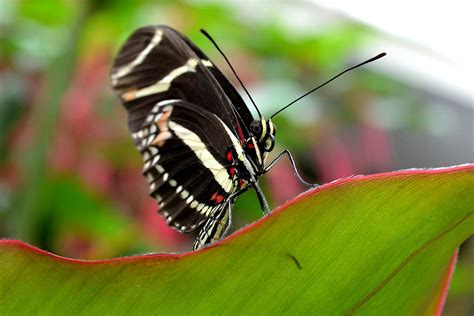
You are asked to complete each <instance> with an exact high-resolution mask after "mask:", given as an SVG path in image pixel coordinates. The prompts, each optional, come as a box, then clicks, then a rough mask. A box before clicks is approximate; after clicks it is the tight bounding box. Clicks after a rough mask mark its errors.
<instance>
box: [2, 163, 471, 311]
mask: <svg viewBox="0 0 474 316" xmlns="http://www.w3.org/2000/svg"><path fill="white" fill-rule="evenodd" d="M473 193H474V165H465V166H460V167H454V168H446V169H436V170H408V171H401V172H394V173H388V174H380V175H373V176H365V177H364V176H362V177H353V178H349V179H344V180H340V181H336V182H333V183H330V184H328V185H325V186H323V187H320V188H319V189H317V190H313V191H310V192H307V193H305V194H303V195H301V196H299V197H298V198H296V199H295V200H293V201H291V202H289V203H287V204H285V205H284V206H282V207H280V208H278V209H277V210H275V211H274V212H273V214H272V215H271V216H268V217H265V218H262V219H261V220H259V221H258V222H256V223H254V224H252V225H250V226H248V227H246V228H244V229H242V230H240V231H239V232H237V233H235V234H234V235H232V236H230V237H229V238H227V239H225V240H223V241H222V242H220V243H218V244H216V245H215V246H212V247H209V248H207V249H204V250H203V251H199V252H196V253H186V254H182V255H174V254H173V255H144V256H139V257H129V258H118V259H114V260H104V261H79V260H71V259H66V258H62V257H58V256H54V255H51V254H48V253H46V252H43V251H41V250H38V249H36V248H32V247H31V246H28V245H26V244H24V243H21V242H18V241H3V242H1V244H0V262H1V263H2V268H1V269H0V314H2V315H4V314H19V313H21V314H46V315H50V314H128V313H131V312H132V313H134V314H144V313H156V314H158V313H159V314H183V313H193V314H221V313H225V314H270V313H272V314H273V313H275V314H282V313H286V314H295V313H300V314H303V313H306V314H309V313H311V314H316V315H323V314H324V315H341V314H353V313H356V314H380V315H420V314H433V313H434V312H435V309H436V310H437V308H439V306H440V304H439V303H438V304H434V303H433V302H434V299H436V298H437V297H439V295H440V293H442V292H443V291H442V288H444V287H445V286H446V279H449V278H447V277H446V275H447V271H448V270H449V268H448V266H449V263H450V262H451V258H452V256H453V253H454V251H455V249H456V248H457V247H458V246H459V245H460V244H461V243H462V242H463V241H464V240H466V239H467V238H469V237H470V236H471V235H472V234H473V233H474V216H473V213H474V194H473ZM451 270H452V269H451ZM438 301H439V300H438Z"/></svg>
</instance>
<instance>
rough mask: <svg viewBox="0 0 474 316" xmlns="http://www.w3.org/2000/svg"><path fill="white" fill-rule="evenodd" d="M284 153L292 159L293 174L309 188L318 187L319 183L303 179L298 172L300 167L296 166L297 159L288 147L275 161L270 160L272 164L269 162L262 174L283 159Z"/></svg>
mask: <svg viewBox="0 0 474 316" xmlns="http://www.w3.org/2000/svg"><path fill="white" fill-rule="evenodd" d="M283 155H287V156H288V159H289V160H290V163H291V167H292V168H293V174H294V175H295V176H296V178H298V180H299V181H300V182H301V183H302V184H303V185H305V186H306V187H308V188H316V187H318V186H319V185H318V184H317V183H309V182H306V181H305V180H303V178H302V177H301V175H300V173H299V172H298V169H297V168H296V163H295V160H294V159H293V156H292V155H291V153H290V152H289V151H288V149H285V150H283V151H282V152H281V153H280V154H279V155H278V156H277V157H276V158H275V159H273V161H272V162H270V164H268V166H266V167H265V168H264V169H263V171H262V174H264V173H267V172H268V171H269V170H270V169H271V168H273V167H274V166H275V164H276V163H277V162H278V161H279V160H280V159H281V157H283Z"/></svg>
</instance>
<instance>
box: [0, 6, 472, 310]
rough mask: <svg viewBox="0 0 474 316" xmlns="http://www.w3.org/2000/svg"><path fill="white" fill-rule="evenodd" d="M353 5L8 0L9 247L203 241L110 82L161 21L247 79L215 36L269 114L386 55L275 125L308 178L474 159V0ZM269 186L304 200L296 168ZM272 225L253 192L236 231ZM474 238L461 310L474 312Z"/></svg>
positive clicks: (158, 245) (3, 187) (3, 186)
mask: <svg viewBox="0 0 474 316" xmlns="http://www.w3.org/2000/svg"><path fill="white" fill-rule="evenodd" d="M347 2H348V1H325V0H317V1H308V2H294V3H293V2H292V3H291V4H290V3H289V2H288V3H286V4H285V3H280V4H275V3H273V4H268V3H267V4H265V3H261V4H256V3H251V2H228V3H219V2H180V3H177V2H175V1H161V2H160V4H157V3H152V2H149V1H135V2H132V1H111V0H110V1H109V0H102V1H66V0H64V1H60V0H44V1H14V0H12V1H9V0H0V8H1V9H0V237H3V238H15V239H21V240H23V241H27V242H29V243H31V244H33V245H35V246H38V247H40V248H42V249H45V250H49V251H52V252H54V253H56V254H60V255H63V256H68V257H74V258H85V259H97V258H112V257H117V256H124V255H130V254H139V253H145V252H162V251H175V252H176V251H184V250H189V249H190V247H191V243H192V240H193V238H194V236H183V235H180V234H178V233H176V232H174V231H173V230H172V229H170V228H168V227H167V226H166V223H165V222H164V221H163V220H162V219H161V218H160V217H159V216H158V215H157V214H156V209H157V206H156V203H155V202H154V200H153V199H151V198H150V197H148V187H147V184H146V181H145V179H144V178H143V177H142V175H141V168H142V160H141V158H140V156H139V154H138V152H137V151H136V149H135V148H134V146H133V144H132V141H131V137H130V135H129V134H128V129H127V124H126V113H125V111H124V110H123V109H122V107H121V106H120V104H119V101H118V99H117V98H116V97H115V96H114V95H113V93H112V91H111V88H110V85H109V81H108V71H109V68H110V65H111V63H112V58H113V56H114V54H115V53H116V52H117V50H118V48H119V46H120V45H121V44H122V43H123V42H124V40H125V39H126V38H127V36H128V35H130V33H131V32H132V31H133V30H134V29H136V28H137V27H140V26H143V25H147V24H167V25H170V26H172V27H174V28H176V29H178V30H179V31H181V32H182V33H184V34H186V35H187V36H188V37H189V38H191V39H192V40H193V41H194V42H195V43H196V44H197V45H198V46H199V47H200V48H202V50H203V51H204V52H205V53H206V54H207V55H208V56H209V57H210V58H211V59H212V60H213V61H214V62H215V63H216V64H217V65H219V67H220V69H221V70H223V72H224V73H226V74H227V75H228V77H229V78H230V80H231V81H232V82H234V83H235V80H234V78H233V77H232V76H231V75H230V71H229V69H228V67H227V66H226V64H225V63H224V62H223V59H222V58H221V56H219V54H218V52H217V51H216V49H215V48H214V47H213V46H212V44H211V43H210V42H209V41H208V40H206V38H205V37H204V36H202V35H201V34H200V33H199V29H200V28H205V29H206V30H207V31H208V32H209V33H210V34H211V35H212V36H213V37H214V38H215V39H216V41H217V42H218V43H219V45H220V46H221V48H223V50H224V51H225V52H226V54H227V56H228V58H229V59H230V60H231V62H232V63H233V65H234V67H235V68H236V69H237V72H238V73H239V75H240V77H241V78H242V79H243V81H244V82H245V84H246V86H247V88H248V89H249V90H250V93H251V94H252V95H253V98H254V99H255V101H256V102H257V104H258V105H259V107H260V109H261V111H262V112H263V113H265V114H266V115H267V116H269V115H271V114H272V113H274V112H275V111H276V110H277V109H279V108H280V107H282V106H284V105H285V104H287V103H289V102H290V101H292V100H293V99H295V98H296V97H298V96H299V95H301V94H303V93H304V92H306V91H308V90H310V89H311V88H313V87H315V86H316V85H317V84H319V83H321V82H323V81H324V80H326V79H328V78H329V77H330V76H332V75H334V74H336V73H337V72H339V71H341V70H343V69H344V68H346V67H348V66H351V65H353V64H356V63H358V62H361V61H362V60H364V59H367V58H369V57H372V56H374V55H376V54H378V53H379V52H382V51H386V52H387V53H388V56H387V57H385V58H383V59H382V60H379V61H377V62H375V63H372V64H370V65H368V66H366V67H364V68H362V69H358V70H356V71H353V72H351V73H349V74H347V75H345V76H344V77H342V78H340V79H338V80H336V81H335V82H333V83H331V84H330V85H328V86H325V87H324V88H323V89H321V90H319V91H318V92H316V93H314V94H312V95H310V96H308V97H306V98H305V99H303V100H301V101H299V102H298V103H296V104H295V105H293V106H292V107H291V108H289V109H288V110H286V111H285V112H283V113H282V114H280V115H279V116H277V117H276V119H275V121H276V125H277V126H278V136H277V147H278V148H276V150H275V152H279V151H280V150H281V149H283V148H288V149H290V151H291V152H292V153H293V155H294V156H295V159H296V162H297V165H298V166H299V168H300V169H301V171H302V172H303V174H304V175H305V177H306V178H307V179H308V180H311V181H313V182H317V183H321V184H322V183H326V182H329V181H332V180H335V179H338V178H341V177H346V176H349V175H353V174H371V173H378V172H384V171H392V170H397V169H402V168H431V167H442V166H450V165H457V164H462V163H467V162H473V161H474V130H473V129H474V101H473V94H472V84H473V80H472V71H473V68H474V67H473V60H472V56H473V55H474V49H473V46H472V41H469V42H471V43H467V42H468V41H467V38H468V36H467V32H468V31H467V30H469V29H470V30H472V29H474V26H473V25H472V24H471V25H468V23H470V22H468V21H469V20H470V16H468V15H467V14H468V12H469V10H468V7H467V5H469V4H468V1H465V2H461V1H450V3H449V4H447V3H445V4H441V3H440V4H433V3H429V4H428V2H427V1H418V2H416V3H410V4H408V3H404V1H401V2H397V3H392V4H384V5H383V6H379V7H377V6H374V2H372V3H370V2H369V1H357V2H355V3H356V4H357V5H356V4H355V3H354V4H352V3H350V2H349V3H347ZM428 7H429V10H427V9H426V8H428ZM408 8H409V9H408ZM469 45H470V46H469ZM469 69H470V70H471V71H469ZM468 73H469V75H470V76H469V77H468V76H467V74H468ZM236 86H237V85H236ZM244 100H246V101H247V99H246V98H245V97H244ZM247 103H248V102H247ZM262 182H263V185H264V187H265V191H266V193H267V197H268V199H269V200H270V202H271V205H272V206H277V205H279V204H281V203H283V202H285V201H286V200H288V199H291V198H292V197H294V196H295V195H297V194H298V193H300V192H302V191H303V190H304V188H303V187H302V186H301V185H300V184H299V183H298V181H297V180H296V179H295V178H294V177H293V175H292V171H291V168H290V166H289V163H288V162H287V161H283V160H282V161H281V162H280V163H279V164H278V165H277V166H276V167H275V168H274V169H273V170H272V171H271V172H269V173H268V174H267V175H266V176H265V177H263V179H262ZM283 184H284V185H283ZM260 217H261V211H260V209H259V207H258V202H257V199H256V197H255V194H253V193H247V194H245V195H244V196H242V197H241V198H239V200H238V203H237V205H236V207H235V212H234V229H238V228H240V227H242V226H244V225H245V224H247V223H250V222H252V221H255V220H257V219H258V218H260ZM302 220H303V219H302ZM473 244H474V243H473V240H472V238H471V240H469V241H467V242H466V243H465V244H464V245H463V246H462V248H461V253H460V259H459V265H458V267H457V270H456V272H455V275H454V280H453V284H452V286H451V290H450V295H449V299H448V303H447V310H446V314H450V315H471V314H472V313H474V307H473V306H472V300H473V295H474V284H473V282H474V280H473V273H472V272H473V265H474V250H473Z"/></svg>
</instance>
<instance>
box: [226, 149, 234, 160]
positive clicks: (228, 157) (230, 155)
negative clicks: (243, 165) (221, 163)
mask: <svg viewBox="0 0 474 316" xmlns="http://www.w3.org/2000/svg"><path fill="white" fill-rule="evenodd" d="M227 160H228V161H232V160H233V157H232V152H231V151H230V150H229V151H228V152H227Z"/></svg>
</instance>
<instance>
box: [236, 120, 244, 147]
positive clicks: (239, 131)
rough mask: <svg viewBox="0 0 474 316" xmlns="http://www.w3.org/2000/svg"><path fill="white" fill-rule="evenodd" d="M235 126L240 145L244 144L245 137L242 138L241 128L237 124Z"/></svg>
mask: <svg viewBox="0 0 474 316" xmlns="http://www.w3.org/2000/svg"><path fill="white" fill-rule="evenodd" d="M235 125H236V126H237V134H239V138H240V141H241V142H242V143H245V137H244V132H243V131H242V127H240V124H239V123H237V124H235Z"/></svg>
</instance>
